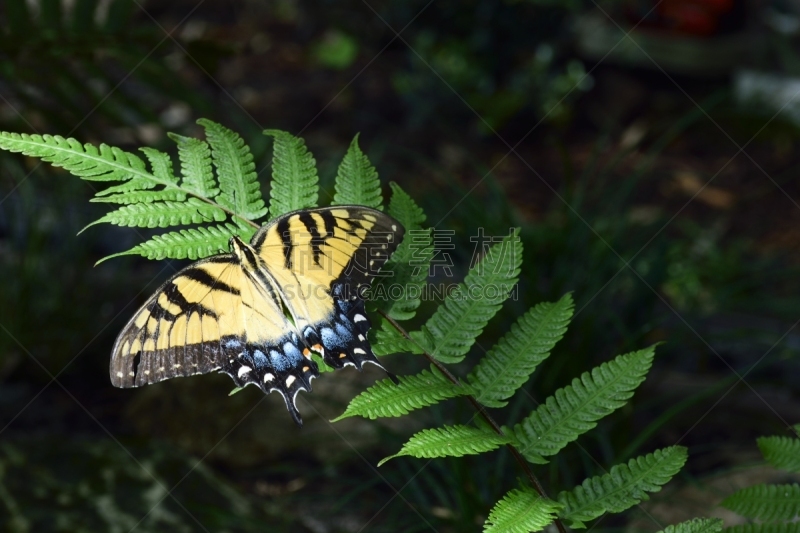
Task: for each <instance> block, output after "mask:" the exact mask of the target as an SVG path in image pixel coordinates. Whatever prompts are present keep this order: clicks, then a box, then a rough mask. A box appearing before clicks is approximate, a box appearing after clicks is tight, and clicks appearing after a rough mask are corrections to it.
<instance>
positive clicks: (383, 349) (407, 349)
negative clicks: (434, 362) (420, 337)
mask: <svg viewBox="0 0 800 533" xmlns="http://www.w3.org/2000/svg"><path fill="white" fill-rule="evenodd" d="M372 331H374V332H375V333H374V337H373V342H372V352H373V353H374V354H375V355H389V354H393V353H413V354H421V353H422V348H420V346H419V345H417V343H416V342H414V341H413V340H409V339H407V338H405V337H403V336H402V335H401V334H400V333H399V332H398V331H397V330H396V329H394V327H392V325H391V324H389V321H388V320H386V319H385V318H384V319H382V321H381V327H380V328H379V329H375V330H372Z"/></svg>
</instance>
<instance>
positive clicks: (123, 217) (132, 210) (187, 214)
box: [81, 198, 226, 231]
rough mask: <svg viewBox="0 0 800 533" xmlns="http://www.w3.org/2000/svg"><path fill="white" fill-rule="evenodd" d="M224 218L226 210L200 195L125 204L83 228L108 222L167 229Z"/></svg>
mask: <svg viewBox="0 0 800 533" xmlns="http://www.w3.org/2000/svg"><path fill="white" fill-rule="evenodd" d="M225 218H226V215H225V211H223V210H222V209H220V208H219V207H216V206H214V205H210V204H207V203H205V202H203V201H201V200H198V199H197V198H189V199H188V200H186V201H185V202H157V203H154V204H131V205H124V206H122V207H120V208H119V209H117V210H115V211H111V212H110V213H107V214H106V215H105V216H104V217H102V218H100V219H98V220H95V221H94V222H92V223H91V224H89V225H87V226H86V227H85V228H83V229H82V230H81V231H85V230H86V228H88V227H90V226H94V225H95V224H100V223H101V222H108V223H109V224H115V225H117V226H138V227H140V228H165V227H167V226H177V225H179V224H202V223H208V222H211V221H214V222H223V221H224V220H225Z"/></svg>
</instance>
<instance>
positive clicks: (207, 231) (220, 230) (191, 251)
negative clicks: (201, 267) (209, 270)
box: [98, 223, 241, 264]
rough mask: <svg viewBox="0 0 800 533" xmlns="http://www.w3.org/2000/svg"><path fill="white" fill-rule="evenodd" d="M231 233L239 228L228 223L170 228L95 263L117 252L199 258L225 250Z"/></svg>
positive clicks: (148, 255) (161, 256)
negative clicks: (170, 229)
mask: <svg viewBox="0 0 800 533" xmlns="http://www.w3.org/2000/svg"><path fill="white" fill-rule="evenodd" d="M232 235H239V228H238V227H237V226H235V225H233V224H230V223H228V224H220V225H216V226H203V227H199V228H189V229H182V230H180V231H171V232H169V233H164V234H162V235H156V236H155V237H153V238H152V239H150V240H148V241H145V242H143V243H141V244H139V245H136V246H134V247H133V248H131V249H130V250H128V251H126V252H120V253H118V254H114V255H109V256H108V257H104V258H103V259H101V260H100V261H98V264H99V263H102V262H103V261H105V260H106V259H111V258H112V257H119V256H121V255H141V256H143V257H146V258H148V259H167V258H169V259H186V258H188V259H193V260H194V259H202V258H203V257H208V256H210V255H215V254H219V253H223V252H225V251H227V250H228V249H229V246H228V241H229V240H230V238H231V236H232ZM240 236H241V235H240Z"/></svg>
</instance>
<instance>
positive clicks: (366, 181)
mask: <svg viewBox="0 0 800 533" xmlns="http://www.w3.org/2000/svg"><path fill="white" fill-rule="evenodd" d="M333 205H365V206H367V207H372V208H374V209H380V210H381V211H382V210H383V196H382V195H381V182H380V180H379V179H378V172H377V171H376V170H375V167H374V166H372V163H370V162H369V158H367V156H366V155H365V154H364V152H362V151H361V149H360V148H359V147H358V135H356V136H355V137H354V138H353V142H352V143H350V148H349V149H348V150H347V153H346V154H345V155H344V159H342V162H341V164H340V165H339V172H338V174H337V175H336V191H335V193H334V195H333Z"/></svg>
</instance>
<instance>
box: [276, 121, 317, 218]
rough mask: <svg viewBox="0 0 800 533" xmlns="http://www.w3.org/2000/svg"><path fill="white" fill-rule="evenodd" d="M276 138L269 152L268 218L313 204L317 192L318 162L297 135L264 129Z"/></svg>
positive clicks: (314, 205) (315, 201)
mask: <svg viewBox="0 0 800 533" xmlns="http://www.w3.org/2000/svg"><path fill="white" fill-rule="evenodd" d="M264 134H265V135H269V136H271V137H273V138H274V139H275V142H274V147H273V156H272V184H271V186H270V199H269V213H270V217H271V218H275V217H278V216H280V215H283V214H284V213H288V212H290V211H294V210H296V209H304V208H307V207H316V205H317V202H318V196H319V187H318V182H319V177H318V176H317V162H316V161H315V160H314V156H312V155H311V152H309V151H308V148H306V143H305V141H304V140H303V139H301V138H300V137H295V136H293V135H291V134H289V133H287V132H285V131H280V130H266V131H264Z"/></svg>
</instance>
